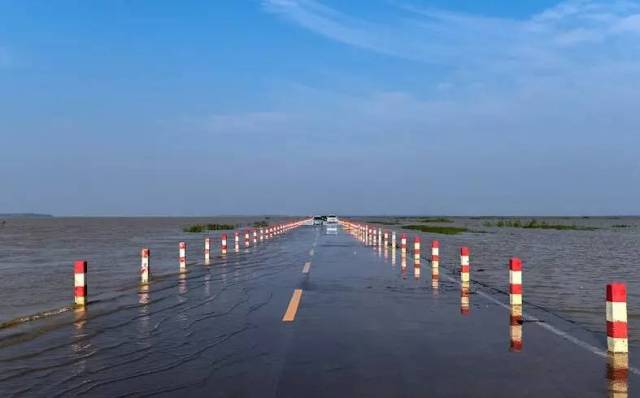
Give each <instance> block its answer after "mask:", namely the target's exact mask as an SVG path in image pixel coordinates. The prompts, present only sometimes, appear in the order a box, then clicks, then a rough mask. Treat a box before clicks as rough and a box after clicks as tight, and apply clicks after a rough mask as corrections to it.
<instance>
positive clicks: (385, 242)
mask: <svg viewBox="0 0 640 398" xmlns="http://www.w3.org/2000/svg"><path fill="white" fill-rule="evenodd" d="M387 246H389V231H384V247H387Z"/></svg>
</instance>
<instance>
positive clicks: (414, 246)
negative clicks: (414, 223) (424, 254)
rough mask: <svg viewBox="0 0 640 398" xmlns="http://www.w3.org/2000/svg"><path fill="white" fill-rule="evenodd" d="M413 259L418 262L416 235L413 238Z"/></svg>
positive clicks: (418, 245) (418, 253)
mask: <svg viewBox="0 0 640 398" xmlns="http://www.w3.org/2000/svg"><path fill="white" fill-rule="evenodd" d="M413 259H414V260H415V261H417V262H420V236H419V235H416V236H415V238H413Z"/></svg>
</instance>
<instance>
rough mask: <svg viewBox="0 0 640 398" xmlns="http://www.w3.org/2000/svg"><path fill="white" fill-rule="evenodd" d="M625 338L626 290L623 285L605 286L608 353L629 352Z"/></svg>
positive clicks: (612, 284) (611, 284) (626, 337)
mask: <svg viewBox="0 0 640 398" xmlns="http://www.w3.org/2000/svg"><path fill="white" fill-rule="evenodd" d="M627 339H628V336H627V288H626V287H625V285H624V284H623V283H610V284H608V285H607V348H608V350H609V352H610V353H614V354H616V353H623V354H626V353H627V352H629V344H628V340H627Z"/></svg>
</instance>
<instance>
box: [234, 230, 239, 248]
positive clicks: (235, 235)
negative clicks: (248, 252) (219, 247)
mask: <svg viewBox="0 0 640 398" xmlns="http://www.w3.org/2000/svg"><path fill="white" fill-rule="evenodd" d="M233 240H234V243H235V245H236V246H239V245H240V233H239V232H238V231H235V232H234V233H233Z"/></svg>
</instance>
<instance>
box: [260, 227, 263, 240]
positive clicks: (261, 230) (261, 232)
mask: <svg viewBox="0 0 640 398" xmlns="http://www.w3.org/2000/svg"><path fill="white" fill-rule="evenodd" d="M263 240H264V228H260V242H262V241H263Z"/></svg>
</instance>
